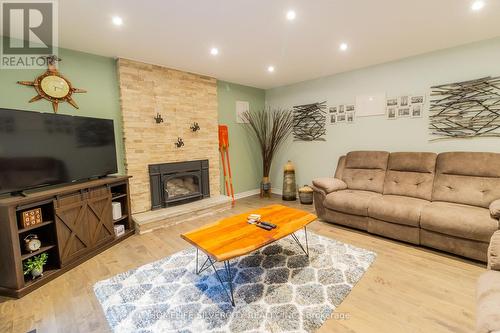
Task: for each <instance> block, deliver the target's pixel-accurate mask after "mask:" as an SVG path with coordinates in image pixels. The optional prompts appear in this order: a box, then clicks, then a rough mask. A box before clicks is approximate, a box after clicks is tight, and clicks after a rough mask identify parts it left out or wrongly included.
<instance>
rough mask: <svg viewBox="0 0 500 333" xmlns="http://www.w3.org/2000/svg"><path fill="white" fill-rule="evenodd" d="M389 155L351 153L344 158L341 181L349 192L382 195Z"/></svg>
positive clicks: (382, 153) (368, 152)
mask: <svg viewBox="0 0 500 333" xmlns="http://www.w3.org/2000/svg"><path fill="white" fill-rule="evenodd" d="M388 158H389V153H388V152H385V151H352V152H350V153H348V154H347V155H346V157H345V164H344V169H343V171H342V180H343V181H344V182H345V183H346V184H347V188H349V189H351V190H364V191H372V192H377V193H382V191H383V188H384V178H385V171H386V170H387V160H388Z"/></svg>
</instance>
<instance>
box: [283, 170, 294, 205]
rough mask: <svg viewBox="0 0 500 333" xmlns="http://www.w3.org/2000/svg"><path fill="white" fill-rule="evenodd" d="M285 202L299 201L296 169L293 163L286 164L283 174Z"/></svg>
mask: <svg viewBox="0 0 500 333" xmlns="http://www.w3.org/2000/svg"><path fill="white" fill-rule="evenodd" d="M283 200H286V201H295V200H297V186H296V185H295V168H294V166H293V164H292V161H288V163H287V164H285V170H284V173H283Z"/></svg>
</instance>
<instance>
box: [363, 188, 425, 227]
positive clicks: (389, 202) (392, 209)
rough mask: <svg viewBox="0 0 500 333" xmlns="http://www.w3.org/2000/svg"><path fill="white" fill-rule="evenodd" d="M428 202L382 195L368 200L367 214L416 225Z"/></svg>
mask: <svg viewBox="0 0 500 333" xmlns="http://www.w3.org/2000/svg"><path fill="white" fill-rule="evenodd" d="M428 204H430V201H427V200H422V199H417V198H411V197H403V196H398V195H383V196H380V197H376V198H373V199H372V200H370V204H369V205H368V216H370V217H373V218H376V219H378V220H382V221H386V222H392V223H397V224H404V225H409V226H413V227H418V226H419V225H420V214H421V213H422V209H423V208H424V207H425V206H426V205H428Z"/></svg>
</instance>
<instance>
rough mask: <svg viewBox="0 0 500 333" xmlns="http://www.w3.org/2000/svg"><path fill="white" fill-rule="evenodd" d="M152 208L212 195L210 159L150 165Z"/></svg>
mask: <svg viewBox="0 0 500 333" xmlns="http://www.w3.org/2000/svg"><path fill="white" fill-rule="evenodd" d="M149 178H150V186H151V209H158V208H165V207H170V206H174V205H179V204H184V203H187V202H191V201H195V200H200V199H203V198H208V197H210V186H209V178H208V160H201V161H188V162H175V163H163V164H153V165H150V166H149Z"/></svg>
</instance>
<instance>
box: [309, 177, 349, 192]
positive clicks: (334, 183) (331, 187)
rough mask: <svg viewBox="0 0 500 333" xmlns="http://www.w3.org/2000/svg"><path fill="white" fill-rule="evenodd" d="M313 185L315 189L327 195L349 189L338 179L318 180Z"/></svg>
mask: <svg viewBox="0 0 500 333" xmlns="http://www.w3.org/2000/svg"><path fill="white" fill-rule="evenodd" d="M312 183H313V185H314V187H316V188H319V189H321V190H323V191H324V192H325V193H326V194H328V193H332V192H335V191H340V190H345V189H346V188H347V184H346V183H344V181H342V180H340V179H337V178H316V179H314V180H313V181H312Z"/></svg>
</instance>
